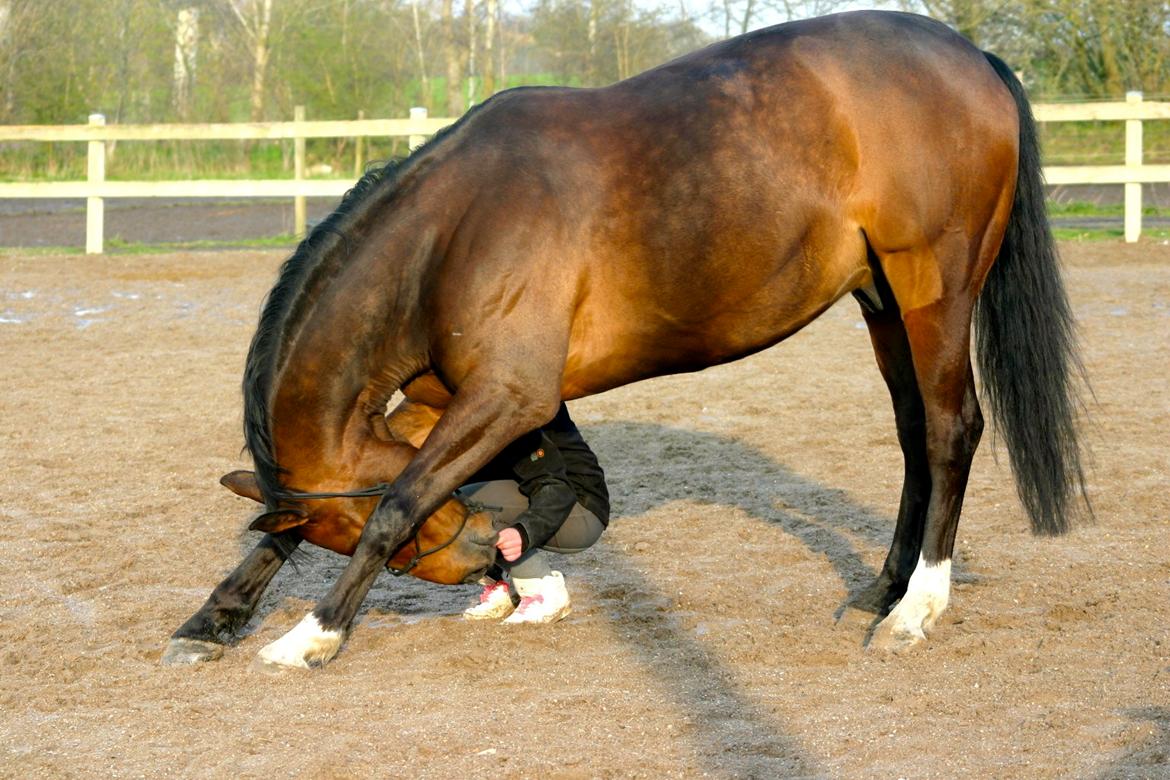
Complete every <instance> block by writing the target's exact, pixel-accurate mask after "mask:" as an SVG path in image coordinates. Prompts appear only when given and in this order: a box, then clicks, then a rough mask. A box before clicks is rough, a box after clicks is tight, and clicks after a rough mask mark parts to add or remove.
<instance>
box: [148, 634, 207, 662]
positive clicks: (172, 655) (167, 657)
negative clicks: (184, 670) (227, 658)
mask: <svg viewBox="0 0 1170 780" xmlns="http://www.w3.org/2000/svg"><path fill="white" fill-rule="evenodd" d="M222 656H223V645H221V644H218V643H216V642H207V641H204V640H202V639H190V638H188V637H175V638H173V639H171V641H169V642H167V649H166V650H165V651H164V652H163V654H162V659H161V660H160V661H159V663H161V664H162V665H163V666H189V665H190V664H198V663H203V662H204V661H218V660H219V659H220V658H221V657H222Z"/></svg>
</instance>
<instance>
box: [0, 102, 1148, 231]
mask: <svg viewBox="0 0 1170 780" xmlns="http://www.w3.org/2000/svg"><path fill="white" fill-rule="evenodd" d="M1033 111H1034V113H1035V115H1036V119H1037V121H1039V122H1086V121H1101V122H1124V123H1125V163H1124V164H1123V165H1060V166H1046V167H1045V168H1044V175H1045V178H1046V179H1047V181H1048V183H1049V184H1123V185H1125V240H1126V241H1130V242H1132V241H1137V240H1138V238H1139V237H1140V236H1141V228H1142V189H1141V188H1142V184H1148V183H1155V182H1170V165H1143V164H1142V122H1143V121H1154V120H1170V102H1153V101H1144V100H1142V95H1141V93H1140V92H1130V93H1128V94H1127V95H1126V99H1125V101H1115V102H1104V103H1077V104H1072V103H1069V104H1061V103H1047V104H1036V105H1035V106H1033ZM454 121H455V119H453V118H439V117H428V116H427V112H426V109H424V108H412V109H411V110H410V117H409V118H406V119H357V120H342V121H320V122H318V121H313V122H309V121H305V119H304V108H303V107H301V106H298V107H297V108H296V112H295V118H294V121H292V122H243V123H235V124H167V125H109V126H107V125H106V124H105V117H104V116H102V115H101V114H93V115H91V116H90V118H89V124H87V125H65V126H47V125H23V126H22V125H15V126H8V127H0V141H41V142H70V141H76V142H84V143H86V144H87V146H88V153H87V175H86V180H85V181H70V182H36V181H33V182H0V198H85V199H86V239H85V251H86V252H87V253H91V254H92V253H101V252H102V250H103V246H104V223H105V212H104V209H105V206H104V204H105V200H106V199H107V198H192V197H195V198H222V197H230V198H240V197H256V198H284V197H291V198H293V203H294V215H295V216H294V223H295V227H294V229H295V231H296V234H297V235H298V236H302V235H304V232H305V224H306V217H305V215H306V209H305V198H307V197H337V196H340V195H343V194H344V193H345V191H346V190H348V189H349V188H350V187H351V186H352V181H350V180H338V179H317V180H312V179H307V178H305V139H308V138H359V139H361V138H369V137H402V136H405V137H407V138H408V139H409V140H408V146H409V147H410V148H411V149H415V148H417V147H418V146H421V145H422V143H423V142H424V141H425V140H426V138H427V136H430V135H434V134H435V133H436V132H438V131H439V130H441V129H442V128H443V127H446V126H447V125H449V124H451V123H452V122H454ZM290 139H291V140H292V141H293V142H294V155H293V171H294V175H293V178H292V179H266V180H256V179H253V180H239V179H200V180H182V181H107V180H106V177H105V154H106V143H107V142H110V141H179V140H182V141H205V140H290Z"/></svg>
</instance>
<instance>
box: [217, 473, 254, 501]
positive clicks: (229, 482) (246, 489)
mask: <svg viewBox="0 0 1170 780" xmlns="http://www.w3.org/2000/svg"><path fill="white" fill-rule="evenodd" d="M219 484H221V485H223V486H224V487H225V488H227V489H228V490H230V491H232V492H233V493H235V494H236V495H237V496H243V497H244V498H250V499H252V500H253V501H255V502H256V503H258V504H263V503H264V497H263V496H261V495H260V486H259V485H257V484H256V475H255V474H253V473H252V472H251V471H233V472H232V473H230V474H224V475H223V476H222V477H220V478H219Z"/></svg>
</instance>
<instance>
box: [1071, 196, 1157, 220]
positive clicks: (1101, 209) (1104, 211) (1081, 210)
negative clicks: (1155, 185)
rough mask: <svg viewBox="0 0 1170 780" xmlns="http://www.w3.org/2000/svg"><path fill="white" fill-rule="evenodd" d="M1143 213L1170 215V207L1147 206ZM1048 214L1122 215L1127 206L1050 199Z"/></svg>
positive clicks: (1078, 215) (1072, 215)
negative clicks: (1061, 201)
mask: <svg viewBox="0 0 1170 780" xmlns="http://www.w3.org/2000/svg"><path fill="white" fill-rule="evenodd" d="M1142 214H1143V215H1145V216H1147V217H1170V208H1166V207H1159V206H1145V207H1143V208H1142ZM1048 215H1049V216H1051V217H1121V216H1124V215H1125V206H1124V205H1123V204H1121V203H1110V204H1098V203H1085V202H1082V201H1069V202H1067V203H1059V202H1057V201H1051V200H1050V201H1048Z"/></svg>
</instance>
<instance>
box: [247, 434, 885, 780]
mask: <svg viewBox="0 0 1170 780" xmlns="http://www.w3.org/2000/svg"><path fill="white" fill-rule="evenodd" d="M582 433H583V435H584V436H585V438H586V440H587V441H589V442H590V445H591V446H592V447H593V449H594V450H595V452H597V455H598V458H599V460H600V461H601V463H602V466H603V467H604V468H605V470H606V475H607V481H608V483H609V488H610V494H611V497H612V500H613V514H612V518H611V527H617V526H618V525H619V524H622V525H624V524H626V523H636V522H637V521H638V518H639V517H641V516H643V515H645V514H647V513H648V512H650V511H651V510H653V509H655V508H656V507H659V506H662V505H664V504H667V503H670V502H673V501H677V500H679V499H682V498H689V499H691V500H693V501H697V502H699V503H701V504H703V505H707V506H710V507H711V520H710V522H711V530H712V534H713V535H717V534H718V531H719V515H720V512H721V511H724V510H736V509H738V510H739V511H741V512H743V513H746V515H748V516H749V517H751V518H753V519H755V520H758V521H759V522H762V523H766V524H768V525H771V526H778V527H779V528H781V529H782V530H783V531H784V532H785V533H787V534H790V535H791V536H792V537H794V538H796V539H798V540H800V542H801V543H803V544H804V545H805V547H806V548H807V549H808V550H809V551H811V552H813V553H816V554H818V555H822V556H824V558H825V559H826V560H827V561H828V562H829V563H830V564H831V565H832V566H833V568H834V571H835V573H836V574H837V576H838V577H840V579H841V580H842V582H843V583H844V584H845V586H846V588H847V590H848V591H849V595H848V596H847V597H846V599H845V600H844V601H843V602H842V604H841V605H839V606H838V609H837V615H838V616H839V615H840V614H841V612H842V611H843V609H844V606H845V604H847V603H848V600H849V598H851V597H852V596H853V595H854V594H855V593H857V592H859V591H860V590H861V589H863V588H864V587H865V586H866V585H868V584H869V583H870V582H871V581H872V579H873V577H874V576H876V571H874V569H873V568H872V567H871V566H870V565H868V564H867V563H866V562H865V560H863V556H862V554H861V551H860V550H859V549H858V548H859V545H865V546H867V547H869V548H870V549H869V550H867V552H869V553H870V554H871V557H872V553H873V552H874V550H876V549H877V548H881V550H883V551H884V549H885V548H886V547H887V546H888V544H889V540H890V537H891V535H892V529H893V520H892V518H891V517H888V516H882V515H878V514H875V513H874V512H873V511H872V510H870V509H868V508H866V507H863V506H860V505H859V504H857V503H855V502H854V501H852V500H851V499H850V498H849V497H848V495H847V494H846V493H845V492H844V491H842V490H839V489H836V488H831V487H825V486H824V485H821V484H819V483H817V482H815V481H812V480H810V479H808V478H806V477H803V476H801V475H799V474H798V473H797V472H796V471H794V470H793V469H790V468H788V467H786V466H784V465H782V464H780V463H777V462H776V461H774V460H772V459H771V458H770V457H769V456H767V455H765V454H763V453H762V452H760V451H759V450H756V449H754V448H753V447H750V446H748V445H746V444H744V443H742V442H740V441H737V440H735V439H734V438H731V437H727V436H721V435H717V434H713V433H703V432H698V431H693V430H686V429H680V428H670V427H665V426H661V425H655V424H649V423H640V422H624V421H623V422H605V423H599V424H593V425H586V426H584V427H583V428H582ZM241 541H242V544H243V545H244V546H250V545H251V544H252V543H253V541H252V540H251V539H248V540H241ZM651 554H652V553H651ZM577 557H578V560H577V561H572V562H568V563H567V565H568V566H569V567H570V569H571V570H575V571H577V572H580V573H581V575H580V576H582V577H588V574H587V573H586V572H587V571H588V570H589V569H592V568H595V567H597V566H599V565H604V567H605V568H606V571H607V575H608V576H609V577H610V579H612V580H614V581H618V582H621V583H622V588H621V589H620V590H622V591H623V592H629V593H637V594H638V596H639V601H641V602H651V603H655V602H657V603H668V602H669V599H668V598H667V596H666V594H665V593H664V592H663V586H662V585H661V584H656V583H654V582H652V581H651V580H650V579H648V577H647V575H646V574H645V573H644V571H642V569H641V568H640V567H639V565H638V563H637V561H636V560H635V559H634V558H633V557H632V556H630V555H628V554H626V553H624V552H623V551H621V550H619V549H617V547H616V546H613V545H609V544H607V541H606V537H605V536H604V535H603V536H602V539H601V541H600V542H599V543H598V545H597V546H596V547H595V548H594V549H593V550H590V551H586V552H585V553H582V554H581V555H580V556H577ZM602 559H604V562H603V563H599V561H600V560H602ZM344 563H345V559H344V558H341V557H340V556H336V555H333V554H332V553H326V552H325V551H320V550H315V549H314V550H311V551H308V552H306V554H305V555H304V556H303V557H302V562H301V564H300V565H299V566H298V567H297V568H298V569H299V571H285V572H281V574H280V575H278V579H277V580H276V581H275V582H274V583H273V587H272V588H271V590H270V592H269V594H267V595H266V597H265V600H264V602H262V603H261V605H260V609H258V610H257V615H256V617H255V618H254V619H253V621H252V624H251V625H250V626H249V630H250V631H251V630H255V627H256V626H257V625H259V623H261V622H262V621H263V620H264V619H265V617H266V616H267V615H268V614H269V613H270V612H271V611H272V610H273V609H274V608H275V606H276V605H277V604H278V603H279V602H281V601H283V600H285V599H289V598H293V599H300V600H303V601H306V602H310V603H312V602H315V601H316V600H317V599H319V598H320V597H321V595H322V593H323V592H324V588H325V587H327V586H328V583H329V582H332V581H333V580H334V579H335V578H336V576H337V575H338V574H340V571H341V567H342V566H343V565H344ZM760 565H767V561H766V560H762V561H761V562H760ZM306 575H308V576H306ZM472 591H473V589H472V588H469V587H455V588H436V587H435V586H433V585H431V584H429V583H424V582H420V581H418V580H414V579H412V578H409V577H403V578H390V577H381V578H379V580H378V583H377V584H376V585H375V590H374V591H372V592H371V594H370V597H369V598H367V601H366V606H365V607H363V610H362V612H360V613H359V617H358V621H359V622H366V623H373V624H375V625H377V624H380V623H382V622H383V621H382V618H380V617H377V616H376V615H375V614H374V613H371V609H373V610H376V612H377V614H380V615H384V614H386V613H391V614H393V615H396V616H397V618H396V620H401V621H402V622H404V623H412V622H416V621H419V620H428V619H438V618H443V617H446V616H451V615H455V614H458V613H459V612H460V611H461V610H462V609H463V608H465V607H466V606H467V605H468V604H469V603H470V602H471V600H472V598H473V593H472ZM621 609H622V607H621V605H620V604H619V605H618V611H619V612H620V611H621ZM826 609H831V607H830V606H829V605H826ZM604 614H605V612H604V611H603V612H602V615H604ZM602 619H605V618H604V617H602ZM621 620H622V618H620V617H619V618H617V621H616V622H619V623H620V622H621ZM636 622H637V630H633V631H625V630H621V631H618V630H617V629H618V628H619V626H617V625H615V634H617V635H619V636H621V638H622V641H624V642H626V643H627V644H628V645H629V646H630V647H631V648H632V649H633V651H634V652H635V654H636V656H637V657H638V659H639V660H640V662H641V663H642V664H643V665H644V666H645V667H646V668H647V669H648V670H650V671H651V673H652V675H653V677H654V678H656V679H657V680H658V682H659V683H660V685H661V687H662V688H663V689H664V690H666V691H667V692H668V695H669V696H670V697H671V699H672V700H673V701H674V703H675V705H676V707H677V709H678V711H680V712H684V713H688V714H689V715H688V717H689V718H690V719H691V722H693V723H694V724H695V727H694V728H691V729H689V730H686V731H684V732H683V733H682V734H680V735H679V736H680V737H681V738H684V739H689V741H691V742H692V743H693V746H694V748H695V749H696V752H697V753H698V754H699V755H701V756H704V757H706V759H707V760H708V761H711V762H714V763H712V764H711V767H710V768H711V769H712V771H715V772H717V773H718V772H722V771H725V770H727V769H728V768H729V767H727V765H726V764H725V763H723V762H726V761H727V760H728V758H729V756H730V754H729V752H728V751H733V752H735V755H736V759H735V761H737V762H738V763H739V764H740V766H739V767H738V770H737V771H739V772H742V773H745V774H746V775H748V776H783V777H800V776H820V775H821V774H822V772H820V771H818V770H817V769H816V768H815V765H814V762H812V761H811V759H810V758H809V757H808V756H806V755H805V754H804V753H803V751H802V750H801V748H800V747H798V746H797V745H796V744H795V741H794V740H793V739H791V738H790V737H787V736H785V735H784V734H783V733H782V732H783V730H784V729H783V726H782V724H781V723H780V722H778V721H777V719H776V716H775V715H773V714H771V713H769V712H766V711H765V710H764V709H763V708H761V707H760V706H759V705H758V704H756V703H755V701H754V699H753V697H751V696H750V695H748V694H747V693H746V692H745V691H744V690H742V689H741V687H740V686H739V685H738V684H737V683H736V682H735V680H734V675H733V674H732V670H729V669H725V668H723V664H722V663H721V661H720V660H719V659H718V658H717V657H716V656H714V655H713V654H712V653H711V652H709V651H708V650H707V649H706V648H705V647H704V645H703V643H702V642H701V641H699V639H698V638H697V635H696V633H695V632H694V631H693V630H690V629H688V628H686V627H685V626H684V625H683V624H682V622H681V620H680V619H679V618H678V617H677V616H675V615H672V614H671V611H670V610H669V609H662V610H650V611H649V612H643V613H639V615H638V616H637V621H636ZM727 713H735V717H733V718H730V717H728V715H727Z"/></svg>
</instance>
